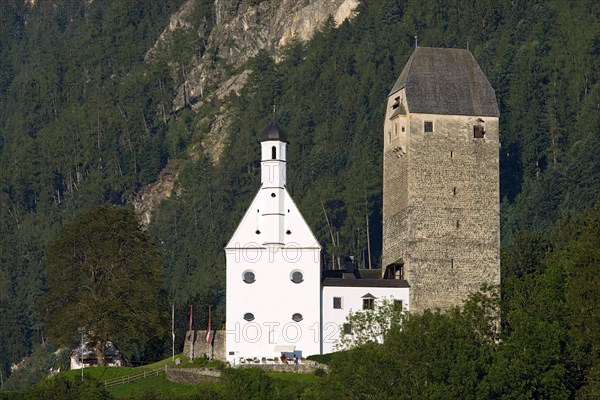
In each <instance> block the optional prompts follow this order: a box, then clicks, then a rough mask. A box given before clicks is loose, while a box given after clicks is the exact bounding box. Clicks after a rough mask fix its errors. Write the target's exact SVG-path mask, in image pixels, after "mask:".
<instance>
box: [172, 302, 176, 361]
mask: <svg viewBox="0 0 600 400" xmlns="http://www.w3.org/2000/svg"><path fill="white" fill-rule="evenodd" d="M171 336H172V338H173V346H172V348H171V352H172V353H173V361H175V303H172V306H171Z"/></svg>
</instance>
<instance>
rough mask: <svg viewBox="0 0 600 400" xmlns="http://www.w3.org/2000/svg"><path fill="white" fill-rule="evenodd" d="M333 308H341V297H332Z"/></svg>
mask: <svg viewBox="0 0 600 400" xmlns="http://www.w3.org/2000/svg"><path fill="white" fill-rule="evenodd" d="M333 308H335V309H337V310H341V309H342V298H341V297H334V298H333Z"/></svg>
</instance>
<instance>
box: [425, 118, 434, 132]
mask: <svg viewBox="0 0 600 400" xmlns="http://www.w3.org/2000/svg"><path fill="white" fill-rule="evenodd" d="M423 131H424V132H425V133H432V132H433V121H425V122H424V124H423Z"/></svg>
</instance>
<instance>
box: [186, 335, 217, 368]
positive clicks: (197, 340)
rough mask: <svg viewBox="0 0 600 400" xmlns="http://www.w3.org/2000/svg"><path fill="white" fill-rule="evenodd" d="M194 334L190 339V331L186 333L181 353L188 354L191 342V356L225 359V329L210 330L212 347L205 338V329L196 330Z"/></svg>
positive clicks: (187, 355)
mask: <svg viewBox="0 0 600 400" xmlns="http://www.w3.org/2000/svg"><path fill="white" fill-rule="evenodd" d="M194 334H195V336H194V338H193V339H191V340H190V332H187V333H186V336H185V341H184V342H183V355H185V356H186V357H189V356H190V344H191V343H192V342H193V353H192V358H199V357H208V358H211V359H215V360H221V361H225V331H221V330H214V331H213V332H212V343H211V344H212V349H211V347H210V344H209V343H208V342H207V341H206V339H205V338H206V330H198V331H195V332H194Z"/></svg>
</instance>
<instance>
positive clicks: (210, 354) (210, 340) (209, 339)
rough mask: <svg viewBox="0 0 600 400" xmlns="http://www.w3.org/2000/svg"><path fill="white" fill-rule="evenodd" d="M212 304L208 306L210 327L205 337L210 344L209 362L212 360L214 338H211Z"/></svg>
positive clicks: (207, 328)
mask: <svg viewBox="0 0 600 400" xmlns="http://www.w3.org/2000/svg"><path fill="white" fill-rule="evenodd" d="M210 316H211V315H210V304H209V305H208V326H207V327H206V336H205V337H204V339H206V342H207V343H208V358H209V360H212V353H213V352H212V337H211V329H210V328H211V323H210V322H211V321H210Z"/></svg>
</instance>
